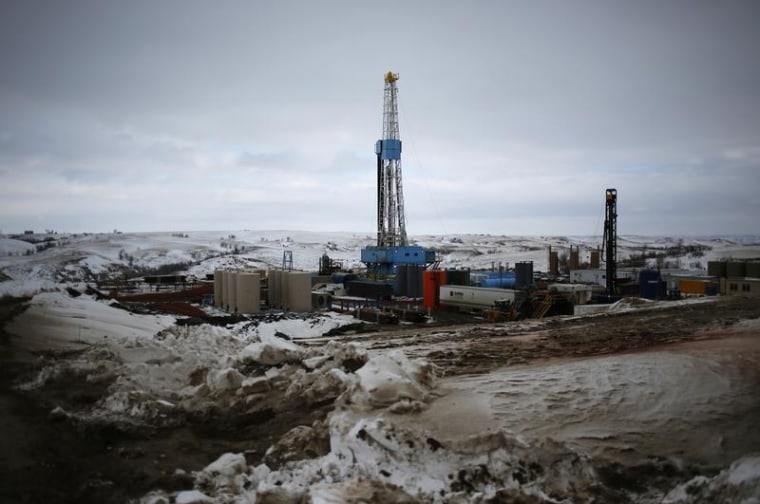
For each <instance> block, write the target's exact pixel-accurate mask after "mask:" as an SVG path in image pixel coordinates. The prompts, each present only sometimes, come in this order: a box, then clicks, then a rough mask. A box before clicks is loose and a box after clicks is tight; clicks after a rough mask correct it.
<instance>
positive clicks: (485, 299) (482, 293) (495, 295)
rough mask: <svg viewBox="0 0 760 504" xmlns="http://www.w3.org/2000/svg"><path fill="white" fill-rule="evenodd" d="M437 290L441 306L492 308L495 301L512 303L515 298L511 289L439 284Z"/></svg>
mask: <svg viewBox="0 0 760 504" xmlns="http://www.w3.org/2000/svg"><path fill="white" fill-rule="evenodd" d="M439 292H440V300H441V305H443V306H458V307H460V308H469V309H477V310H485V309H488V308H493V307H494V305H495V303H496V301H508V302H510V303H512V302H514V300H515V291H514V290H511V289H489V288H486V287H466V286H462V285H441V287H440V291H439Z"/></svg>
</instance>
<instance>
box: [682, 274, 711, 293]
mask: <svg viewBox="0 0 760 504" xmlns="http://www.w3.org/2000/svg"><path fill="white" fill-rule="evenodd" d="M711 283H712V282H710V281H708V280H692V279H686V278H684V279H681V280H679V281H678V291H679V292H680V293H681V294H686V295H697V296H704V295H705V294H706V293H707V290H708V288H709V287H710V285H711Z"/></svg>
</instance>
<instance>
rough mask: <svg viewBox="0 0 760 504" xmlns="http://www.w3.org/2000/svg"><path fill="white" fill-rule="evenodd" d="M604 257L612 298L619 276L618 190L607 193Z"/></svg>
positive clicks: (603, 242) (609, 295) (608, 292)
mask: <svg viewBox="0 0 760 504" xmlns="http://www.w3.org/2000/svg"><path fill="white" fill-rule="evenodd" d="M602 255H603V256H604V261H605V263H606V265H607V273H606V275H607V296H608V297H612V296H614V295H615V277H616V276H617V189H607V190H606V191H605V211H604V239H603V241H602Z"/></svg>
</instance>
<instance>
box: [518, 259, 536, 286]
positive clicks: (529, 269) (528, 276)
mask: <svg viewBox="0 0 760 504" xmlns="http://www.w3.org/2000/svg"><path fill="white" fill-rule="evenodd" d="M532 285H533V261H520V262H518V263H517V264H515V288H516V289H527V288H529V287H531V286H532Z"/></svg>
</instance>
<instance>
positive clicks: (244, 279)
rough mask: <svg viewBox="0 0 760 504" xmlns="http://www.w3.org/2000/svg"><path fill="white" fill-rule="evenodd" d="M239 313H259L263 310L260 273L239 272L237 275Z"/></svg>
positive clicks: (236, 295)
mask: <svg viewBox="0 0 760 504" xmlns="http://www.w3.org/2000/svg"><path fill="white" fill-rule="evenodd" d="M236 278H237V279H236V281H235V285H236V294H235V297H236V299H237V311H238V313H245V314H248V313H259V311H261V277H260V276H259V274H258V273H238V274H237V277H236Z"/></svg>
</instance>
